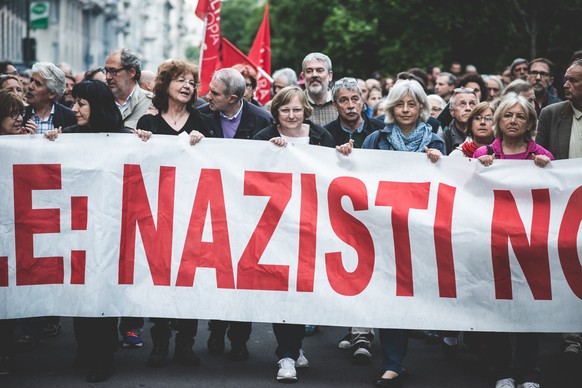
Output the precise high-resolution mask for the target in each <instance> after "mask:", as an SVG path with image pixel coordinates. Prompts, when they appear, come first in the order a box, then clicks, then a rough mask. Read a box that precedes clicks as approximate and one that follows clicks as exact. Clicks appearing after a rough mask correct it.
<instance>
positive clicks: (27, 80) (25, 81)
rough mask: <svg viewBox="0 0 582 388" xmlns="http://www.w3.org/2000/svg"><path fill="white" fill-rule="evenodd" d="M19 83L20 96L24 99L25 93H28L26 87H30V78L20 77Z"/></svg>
mask: <svg viewBox="0 0 582 388" xmlns="http://www.w3.org/2000/svg"><path fill="white" fill-rule="evenodd" d="M20 82H21V83H22V96H23V97H26V92H27V91H28V85H30V78H28V77H20Z"/></svg>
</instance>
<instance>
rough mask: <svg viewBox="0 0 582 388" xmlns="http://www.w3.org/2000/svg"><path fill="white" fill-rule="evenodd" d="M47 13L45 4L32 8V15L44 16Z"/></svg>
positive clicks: (37, 4)
mask: <svg viewBox="0 0 582 388" xmlns="http://www.w3.org/2000/svg"><path fill="white" fill-rule="evenodd" d="M45 12H46V4H45V3H36V4H34V5H33V7H32V13H36V14H38V15H42V14H43V13H45Z"/></svg>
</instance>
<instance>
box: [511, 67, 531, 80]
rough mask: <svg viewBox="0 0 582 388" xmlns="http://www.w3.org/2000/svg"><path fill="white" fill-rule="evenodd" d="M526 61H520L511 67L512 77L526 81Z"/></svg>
mask: <svg viewBox="0 0 582 388" xmlns="http://www.w3.org/2000/svg"><path fill="white" fill-rule="evenodd" d="M527 72H528V69H527V63H525V62H524V63H520V64H519V65H516V66H515V67H514V68H513V73H512V74H513V79H518V78H521V79H522V80H524V81H527Z"/></svg>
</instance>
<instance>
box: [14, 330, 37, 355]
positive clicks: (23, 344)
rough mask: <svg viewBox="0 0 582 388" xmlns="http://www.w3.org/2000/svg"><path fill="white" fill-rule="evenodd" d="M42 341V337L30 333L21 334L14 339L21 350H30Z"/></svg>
mask: <svg viewBox="0 0 582 388" xmlns="http://www.w3.org/2000/svg"><path fill="white" fill-rule="evenodd" d="M41 343H42V339H40V338H36V337H35V336H33V335H30V334H23V335H21V336H20V337H18V339H17V340H16V346H17V347H18V349H20V350H22V351H25V352H27V351H30V350H32V349H34V348H36V347H37V346H38V345H40V344H41Z"/></svg>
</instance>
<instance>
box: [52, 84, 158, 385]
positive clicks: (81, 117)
mask: <svg viewBox="0 0 582 388" xmlns="http://www.w3.org/2000/svg"><path fill="white" fill-rule="evenodd" d="M72 95H73V97H74V99H75V104H74V105H73V108H72V110H73V112H75V118H76V120H77V124H76V125H73V126H70V127H67V128H65V129H64V130H62V132H63V133H99V132H125V129H124V127H123V121H122V118H121V113H119V109H118V108H117V105H116V104H115V98H114V97H113V93H112V92H111V89H110V88H109V87H108V86H107V84H105V83H104V82H101V81H96V80H90V81H82V82H80V83H78V84H76V85H75V86H74V87H73V90H72ZM60 133H61V130H60V128H58V129H54V130H50V131H47V132H45V137H46V138H47V139H49V140H55V139H56V138H57V137H58V136H59V134H60ZM138 135H139V136H140V137H142V138H143V136H147V134H143V133H138ZM95 315H98V312H95ZM73 326H74V330H75V339H76V340H77V344H78V346H79V348H78V355H77V358H76V360H75V366H76V367H79V368H88V369H89V372H88V374H87V381H88V382H92V383H95V382H100V381H105V380H107V379H108V378H109V376H110V374H111V369H112V366H113V354H114V353H115V350H116V349H117V346H118V344H119V338H118V336H117V317H104V318H101V317H100V318H87V317H75V318H73Z"/></svg>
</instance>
